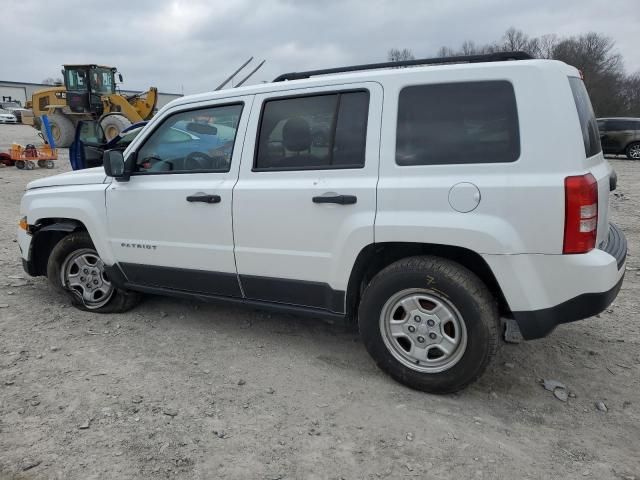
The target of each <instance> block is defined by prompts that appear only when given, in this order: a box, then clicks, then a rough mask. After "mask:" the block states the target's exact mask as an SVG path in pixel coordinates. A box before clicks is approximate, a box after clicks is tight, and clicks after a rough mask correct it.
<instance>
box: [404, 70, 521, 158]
mask: <svg viewBox="0 0 640 480" xmlns="http://www.w3.org/2000/svg"><path fill="white" fill-rule="evenodd" d="M519 156H520V132H519V127H518V111H517V108H516V99H515V94H514V91H513V86H512V85H511V83H509V82H507V81H480V82H460V83H443V84H432V85H415V86H410V87H405V88H403V89H402V90H401V91H400V97H399V99H398V124H397V136H396V163H397V164H398V165H443V164H469V163H505V162H514V161H516V160H517V159H518V157H519Z"/></svg>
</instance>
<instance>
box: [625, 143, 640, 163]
mask: <svg viewBox="0 0 640 480" xmlns="http://www.w3.org/2000/svg"><path fill="white" fill-rule="evenodd" d="M626 154H627V158H628V159H629V160H640V142H635V143H632V144H631V145H629V146H628V147H627V151H626Z"/></svg>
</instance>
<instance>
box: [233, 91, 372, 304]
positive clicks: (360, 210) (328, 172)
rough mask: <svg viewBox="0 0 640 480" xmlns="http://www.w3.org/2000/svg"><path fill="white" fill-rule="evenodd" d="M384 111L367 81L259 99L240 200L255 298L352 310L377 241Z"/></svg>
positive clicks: (241, 236)
mask: <svg viewBox="0 0 640 480" xmlns="http://www.w3.org/2000/svg"><path fill="white" fill-rule="evenodd" d="M381 111H382V87H381V86H380V85H379V84H377V83H369V82H367V83H358V84H349V85H341V86H332V87H323V88H316V89H299V90H295V91H287V92H279V93H270V94H262V95H259V96H256V99H255V102H254V107H253V111H252V114H251V119H250V123H249V126H248V131H249V132H250V134H249V135H247V138H248V139H250V140H248V141H247V142H246V144H245V148H244V151H243V156H242V166H241V171H240V178H239V180H238V184H237V185H236V187H235V189H234V194H233V230H234V236H235V253H236V262H237V265H238V273H239V275H240V280H241V284H242V289H243V291H244V294H245V296H246V297H247V298H249V299H254V300H263V301H270V302H279V303H286V304H292V305H300V306H304V307H312V308H318V309H324V310H329V311H332V312H337V313H342V312H344V303H345V302H344V299H345V291H346V289H347V283H348V280H349V274H350V272H351V267H352V266H353V263H354V261H355V259H356V257H357V255H358V253H359V252H360V250H361V249H362V248H364V247H365V246H366V245H368V244H371V243H373V224H374V218H375V211H376V183H377V181H378V162H379V140H380V119H381ZM254 136H255V137H256V140H255V141H254V140H253V139H254Z"/></svg>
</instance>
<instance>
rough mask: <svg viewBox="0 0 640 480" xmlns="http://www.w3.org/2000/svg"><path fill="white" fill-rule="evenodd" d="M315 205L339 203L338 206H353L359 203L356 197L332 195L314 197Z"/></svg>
mask: <svg viewBox="0 0 640 480" xmlns="http://www.w3.org/2000/svg"><path fill="white" fill-rule="evenodd" d="M312 200H313V203H337V204H338V205H353V204H354V203H356V202H357V201H358V197H356V196H355V195H331V196H328V195H327V196H324V195H321V196H319V197H313V199H312Z"/></svg>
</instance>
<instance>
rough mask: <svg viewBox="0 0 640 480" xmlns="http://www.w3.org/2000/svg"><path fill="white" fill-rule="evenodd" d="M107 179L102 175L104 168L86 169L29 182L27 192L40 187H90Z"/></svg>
mask: <svg viewBox="0 0 640 480" xmlns="http://www.w3.org/2000/svg"><path fill="white" fill-rule="evenodd" d="M107 178H108V177H107V176H106V174H105V173H104V167H95V168H86V169H84V170H74V171H73V172H67V173H61V174H60V175H53V176H51V177H45V178H40V179H38V180H34V181H33V182H29V184H28V185H27V190H31V189H33V188H42V187H60V186H65V185H91V184H97V183H104V182H105V180H106V179H107Z"/></svg>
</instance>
